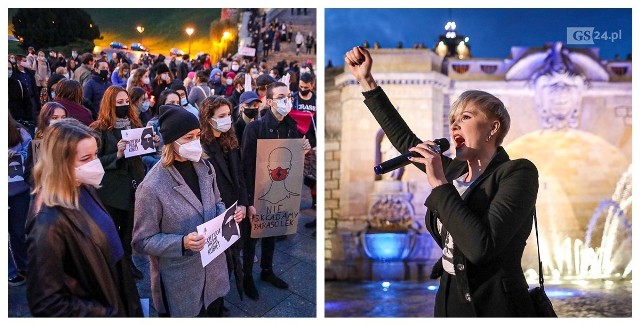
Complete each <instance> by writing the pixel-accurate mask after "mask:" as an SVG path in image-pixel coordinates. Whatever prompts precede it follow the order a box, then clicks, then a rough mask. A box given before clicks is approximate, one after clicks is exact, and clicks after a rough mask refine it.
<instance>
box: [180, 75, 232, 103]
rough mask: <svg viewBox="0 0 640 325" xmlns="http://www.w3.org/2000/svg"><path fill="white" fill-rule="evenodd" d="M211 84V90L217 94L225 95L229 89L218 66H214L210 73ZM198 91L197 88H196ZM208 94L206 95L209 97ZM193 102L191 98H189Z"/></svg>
mask: <svg viewBox="0 0 640 325" xmlns="http://www.w3.org/2000/svg"><path fill="white" fill-rule="evenodd" d="M209 86H210V87H211V91H212V92H213V95H215V96H222V95H224V93H225V91H226V90H227V86H226V81H223V80H222V70H220V69H218V68H214V69H212V70H211V74H210V75H209ZM196 91H197V90H196ZM209 96H210V95H207V96H206V97H209ZM189 101H190V102H191V100H189Z"/></svg>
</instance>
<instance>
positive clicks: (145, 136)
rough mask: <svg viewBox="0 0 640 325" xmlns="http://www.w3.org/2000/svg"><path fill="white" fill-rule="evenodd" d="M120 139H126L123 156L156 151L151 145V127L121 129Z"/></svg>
mask: <svg viewBox="0 0 640 325" xmlns="http://www.w3.org/2000/svg"><path fill="white" fill-rule="evenodd" d="M122 139H123V140H125V141H127V147H126V148H125V149H124V157H125V158H129V157H133V156H139V155H144V154H147V153H152V152H156V149H155V148H154V145H153V127H151V126H149V127H146V128H138V129H129V130H122Z"/></svg>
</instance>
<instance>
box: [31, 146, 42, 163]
mask: <svg viewBox="0 0 640 325" xmlns="http://www.w3.org/2000/svg"><path fill="white" fill-rule="evenodd" d="M41 145H42V140H31V156H32V157H33V165H34V166H35V164H36V163H37V162H38V159H39V158H40V146H41Z"/></svg>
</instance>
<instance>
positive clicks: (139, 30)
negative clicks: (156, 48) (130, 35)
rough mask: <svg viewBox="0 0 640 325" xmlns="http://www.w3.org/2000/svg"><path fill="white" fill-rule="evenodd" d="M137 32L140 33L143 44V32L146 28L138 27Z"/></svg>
mask: <svg viewBox="0 0 640 325" xmlns="http://www.w3.org/2000/svg"><path fill="white" fill-rule="evenodd" d="M136 30H137V31H138V33H140V44H142V32H144V27H142V26H138V27H136Z"/></svg>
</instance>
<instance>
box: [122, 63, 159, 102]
mask: <svg viewBox="0 0 640 325" xmlns="http://www.w3.org/2000/svg"><path fill="white" fill-rule="evenodd" d="M150 84H151V79H150V78H149V70H148V69H145V68H138V69H136V70H134V72H133V74H132V75H131V76H130V77H129V78H128V79H127V91H128V92H131V88H133V87H140V88H142V89H144V90H145V91H146V92H147V96H149V98H150V99H151V86H150ZM153 104H154V103H153V100H151V106H153Z"/></svg>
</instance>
